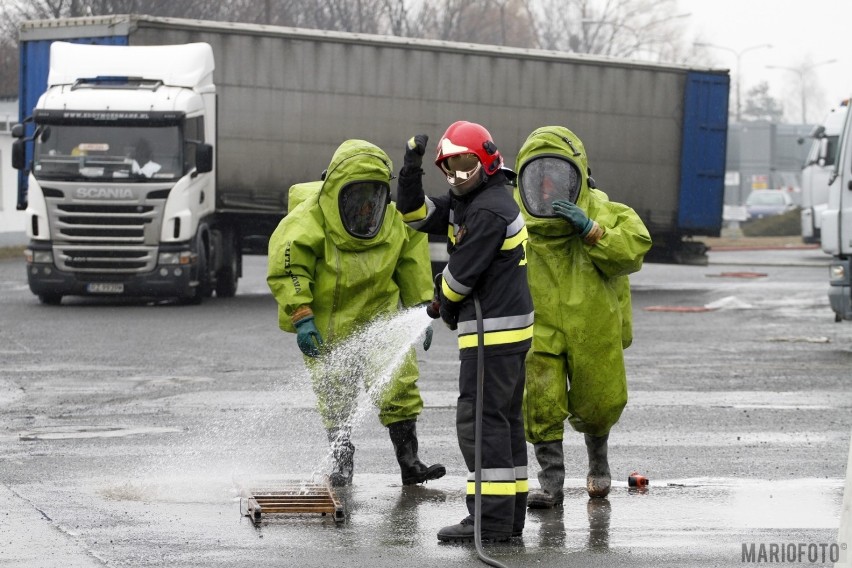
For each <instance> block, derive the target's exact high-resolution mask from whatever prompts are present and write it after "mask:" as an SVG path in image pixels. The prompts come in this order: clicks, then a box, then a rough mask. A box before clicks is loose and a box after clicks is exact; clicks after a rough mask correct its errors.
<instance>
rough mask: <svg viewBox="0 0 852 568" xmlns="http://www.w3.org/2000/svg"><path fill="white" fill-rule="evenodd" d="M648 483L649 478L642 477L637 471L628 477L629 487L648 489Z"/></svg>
mask: <svg viewBox="0 0 852 568" xmlns="http://www.w3.org/2000/svg"><path fill="white" fill-rule="evenodd" d="M648 483H649V481H648V478H647V477H645V476H644V475H640V474H639V472H637V471H634V472H633V473H631V474H630V475H629V476H628V477H627V486H628V487H646V486H647V485H648Z"/></svg>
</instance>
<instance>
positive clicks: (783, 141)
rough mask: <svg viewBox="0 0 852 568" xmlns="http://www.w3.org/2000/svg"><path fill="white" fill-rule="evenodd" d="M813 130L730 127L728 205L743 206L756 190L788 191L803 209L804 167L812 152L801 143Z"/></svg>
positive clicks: (807, 126)
mask: <svg viewBox="0 0 852 568" xmlns="http://www.w3.org/2000/svg"><path fill="white" fill-rule="evenodd" d="M812 130H813V125H812V124H777V123H772V122H766V121H757V122H732V123H730V124H728V148H727V154H726V166H725V170H726V176H725V205H728V206H741V205H743V204H744V203H745V201H746V199H747V198H748V194H749V193H751V192H752V190H755V189H787V190H788V191H789V192H790V194H791V197H792V198H793V203H795V204H797V205H800V204H801V201H802V194H801V187H802V166H803V165H804V163H805V159H806V158H807V155H808V150H809V149H810V147H809V145H808V144H803V143H802V142H800V140H806V139H807V138H808V136H809V134H810V132H811V131H812Z"/></svg>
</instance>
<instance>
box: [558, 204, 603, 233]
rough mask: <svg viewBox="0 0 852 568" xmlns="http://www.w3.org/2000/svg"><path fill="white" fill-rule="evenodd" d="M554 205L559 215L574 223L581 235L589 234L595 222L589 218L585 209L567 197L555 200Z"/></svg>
mask: <svg viewBox="0 0 852 568" xmlns="http://www.w3.org/2000/svg"><path fill="white" fill-rule="evenodd" d="M552 207H553V210H554V211H555V212H556V214H557V215H559V216H560V217H562V218H563V219H565V220H566V221H568V222H569V223H571V224H572V225H574V227H575V228H576V229H577V230H578V231H579V232H580V236H581V237H585V236H586V235H588V234H589V231H591V230H592V227H594V226H595V222H594V221H592V220H591V219H589V216H588V215H586V213H585V211H583V210H582V209H580V208H579V207H577V206H576V205H574V204H573V203H571V202H570V201H568V200H566V199H558V200H556V201H554V202H553V204H552Z"/></svg>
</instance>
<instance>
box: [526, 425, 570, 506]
mask: <svg viewBox="0 0 852 568" xmlns="http://www.w3.org/2000/svg"><path fill="white" fill-rule="evenodd" d="M533 448H534V449H535V457H536V459H537V460H538V464H539V465H540V466H541V471H540V472H538V483H539V485H540V486H541V489H540V490H538V491H530V494H529V497H528V499H527V506H528V507H529V508H530V509H553V508H554V507H561V506H562V501H563V500H564V499H565V496H564V493H563V492H562V488H563V486H564V485H565V455H564V452H563V450H562V440H556V441H555V442H541V443H538V444H534V445H533Z"/></svg>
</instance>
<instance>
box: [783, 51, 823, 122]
mask: <svg viewBox="0 0 852 568" xmlns="http://www.w3.org/2000/svg"><path fill="white" fill-rule="evenodd" d="M836 62H837V60H836V59H828V60H826V61H820V62H819V63H814V64H812V65H806V64H803V65H800V66H799V67H785V66H783V65H767V66H766V68H767V69H783V70H785V71H792V72H793V73H795V74H797V75H798V76H799V87H801V89H802V90H801V97H802V99H801V100H802V124H807V123H808V110H807V94H806V90H807V85H806V84H805V74H806V73H807V72H808V71H810V70H811V69H814V68H815V67H819V66H820V65H828V64H829V63H836Z"/></svg>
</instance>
